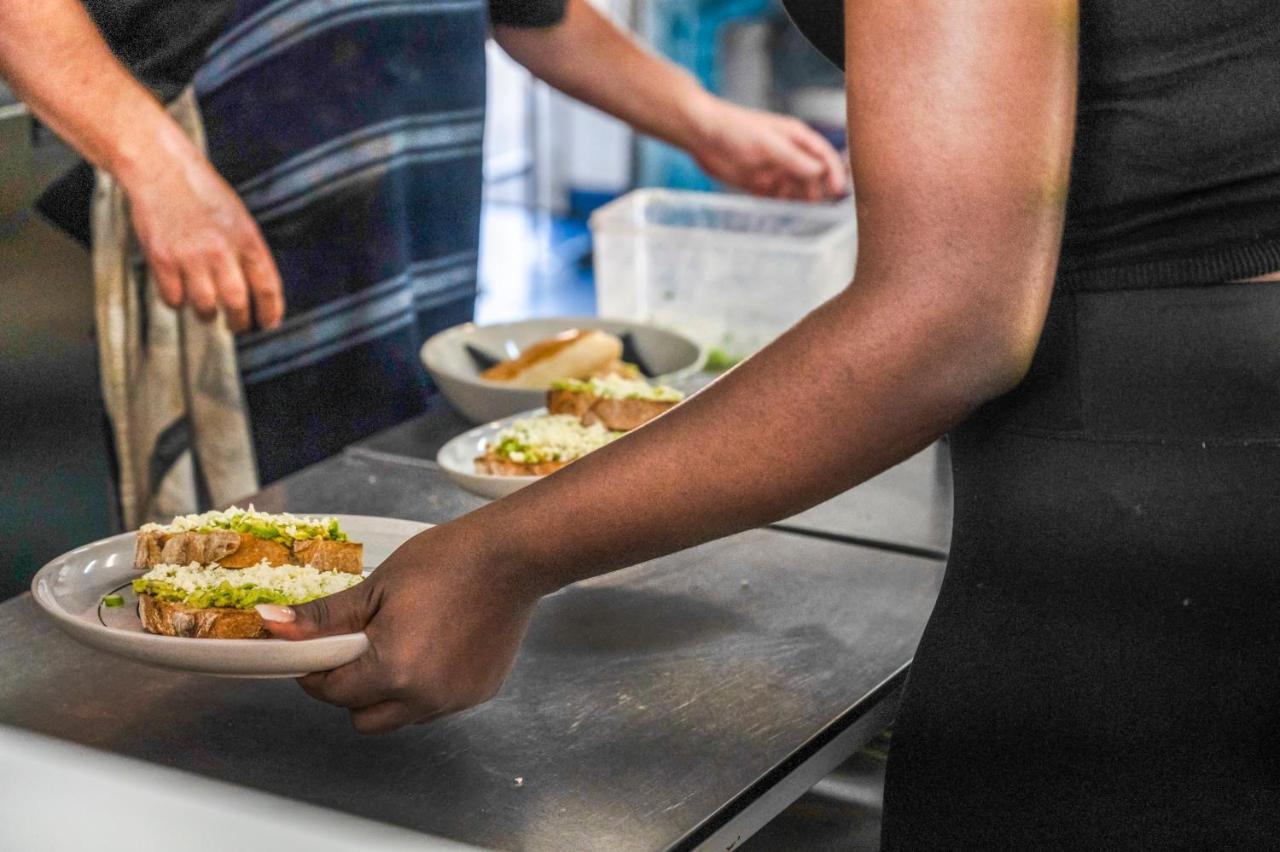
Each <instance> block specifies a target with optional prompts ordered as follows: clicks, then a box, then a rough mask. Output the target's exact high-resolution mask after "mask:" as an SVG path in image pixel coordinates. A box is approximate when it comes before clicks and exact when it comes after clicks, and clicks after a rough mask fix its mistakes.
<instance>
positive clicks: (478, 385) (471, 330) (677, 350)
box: [419, 317, 706, 423]
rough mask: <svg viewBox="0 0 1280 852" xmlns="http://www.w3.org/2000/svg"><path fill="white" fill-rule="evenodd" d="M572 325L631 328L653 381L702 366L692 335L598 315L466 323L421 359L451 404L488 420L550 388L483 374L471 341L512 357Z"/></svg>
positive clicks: (436, 340) (439, 338)
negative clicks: (470, 351) (518, 384)
mask: <svg viewBox="0 0 1280 852" xmlns="http://www.w3.org/2000/svg"><path fill="white" fill-rule="evenodd" d="M571 328H598V329H601V330H603V331H607V332H609V333H611V334H618V335H621V334H623V333H624V332H629V333H630V334H631V337H632V341H633V343H634V345H635V347H636V351H637V352H638V353H640V356H641V357H642V358H644V360H645V363H647V364H648V365H649V367H650V368H652V369H653V370H654V371H655V372H656V373H657V374H658V375H657V376H655V377H654V378H653V379H651V380H650V381H652V382H653V383H654V384H673V383H677V382H679V381H681V380H682V379H685V378H688V377H689V376H691V375H693V374H694V373H696V372H697V371H698V370H699V369H701V368H702V365H703V363H704V362H705V361H706V353H705V352H704V351H703V350H702V348H701V347H699V346H698V344H696V343H694V342H693V341H692V340H690V339H689V338H688V337H685V336H684V335H681V334H677V333H676V332H673V331H669V330H667V329H664V328H659V327H657V326H655V325H651V324H649V323H643V322H632V321H629V320H610V319H600V318H598V317H547V318H541V319H530V320H521V321H519V322H506V323H500V324H497V325H485V326H478V325H476V324H474V323H464V324H462V325H455V326H454V327H452V328H448V329H445V330H444V331H442V332H440V333H439V334H436V335H435V336H433V337H432V338H431V339H430V340H428V341H427V342H426V343H424V344H422V350H421V352H420V353H419V357H420V358H421V359H422V363H423V364H424V365H425V366H426V368H427V372H429V373H430V374H431V378H432V379H433V380H434V381H435V383H436V385H437V386H438V387H439V388H440V390H441V392H442V393H443V394H444V395H445V397H446V398H447V399H448V400H449V402H451V403H452V404H453V407H454V408H456V409H458V411H460V412H462V414H463V416H465V417H466V418H467V419H468V420H470V421H471V422H472V423H485V422H488V421H491V420H497V419H498V418H500V417H508V416H510V415H512V414H515V413H517V412H520V411H526V410H528V409H530V408H534V407H536V406H539V405H541V404H542V403H543V401H544V400H545V399H546V395H547V394H546V390H545V389H543V390H537V389H530V388H518V387H512V386H511V385H507V384H503V383H502V382H490V381H486V380H484V379H481V378H480V370H479V369H478V368H477V367H476V364H475V361H473V360H472V358H471V356H470V355H469V354H467V345H468V344H470V345H471V346H474V347H476V348H477V349H479V350H480V351H482V352H486V353H488V354H490V355H492V356H494V357H499V358H513V357H515V356H516V355H518V354H519V353H520V351H521V350H523V349H524V348H525V347H527V346H529V345H530V344H531V343H535V342H537V341H539V340H546V339H547V338H549V337H554V336H556V335H557V334H560V333H561V332H563V331H567V330H568V329H571Z"/></svg>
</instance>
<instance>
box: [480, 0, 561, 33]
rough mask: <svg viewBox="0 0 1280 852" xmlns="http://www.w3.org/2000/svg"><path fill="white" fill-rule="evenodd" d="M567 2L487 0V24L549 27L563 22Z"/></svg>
mask: <svg viewBox="0 0 1280 852" xmlns="http://www.w3.org/2000/svg"><path fill="white" fill-rule="evenodd" d="M566 2H567V0H489V22H490V23H492V24H503V25H505V26H508V27H550V26H554V25H555V24H558V23H560V22H561V21H562V20H564V7H565V3H566Z"/></svg>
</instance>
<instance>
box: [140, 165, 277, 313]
mask: <svg viewBox="0 0 1280 852" xmlns="http://www.w3.org/2000/svg"><path fill="white" fill-rule="evenodd" d="M124 186H125V191H126V194H127V195H128V197H129V204H130V210H131V215H132V218H133V225H134V230H135V231H136V233H137V235H138V242H139V243H140V244H141V247H142V250H143V253H144V254H145V255H146V258H147V263H148V265H149V266H150V268H151V271H152V274H153V275H154V278H155V281H156V286H157V288H158V290H159V293H160V297H161V299H163V300H164V302H165V304H167V305H169V306H170V307H172V308H179V307H181V306H182V305H184V304H190V305H191V306H192V308H194V309H195V311H196V313H197V315H198V316H199V317H200V318H201V319H203V320H206V321H207V320H211V319H213V318H214V317H215V316H216V315H217V310H218V307H219V306H221V307H222V308H224V311H225V315H226V321H227V326H228V327H229V328H230V329H231V330H232V331H237V332H238V331H247V330H248V329H249V328H251V327H252V325H253V318H254V316H255V315H256V317H257V321H258V325H259V326H260V327H262V328H274V327H275V326H277V325H279V324H280V320H281V318H282V317H283V316H284V290H283V287H282V285H281V282H280V274H279V272H278V271H277V270H276V265H275V261H273V260H272V258H271V252H270V250H268V248H267V244H266V242H265V241H264V240H263V238H262V234H261V232H260V231H259V230H258V226H257V224H256V223H255V222H254V221H253V217H252V216H250V215H249V211H248V210H247V209H246V208H245V206H244V204H243V202H241V200H240V198H239V196H237V195H236V193H235V191H234V190H233V189H232V188H231V187H230V186H229V185H228V184H227V182H226V181H225V180H223V179H222V176H221V175H219V174H218V173H217V171H215V170H214V168H213V166H211V165H210V164H209V161H208V160H206V159H205V158H204V157H203V156H201V155H200V154H199V153H198V152H197V151H195V149H194V148H193V149H191V151H190V152H184V153H183V154H182V155H180V156H171V155H166V154H160V155H158V156H157V157H156V159H155V160H154V161H153V162H152V163H151V164H149V167H148V168H147V170H146V172H145V173H142V174H139V175H138V176H137V177H136V178H135V179H133V180H131V181H126V182H125V183H124Z"/></svg>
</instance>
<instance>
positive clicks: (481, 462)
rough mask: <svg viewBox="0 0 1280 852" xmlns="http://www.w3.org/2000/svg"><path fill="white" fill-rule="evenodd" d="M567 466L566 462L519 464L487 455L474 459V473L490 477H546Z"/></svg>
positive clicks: (490, 454)
mask: <svg viewBox="0 0 1280 852" xmlns="http://www.w3.org/2000/svg"><path fill="white" fill-rule="evenodd" d="M567 464H569V462H567V461H549V462H538V463H537V464H521V463H519V462H513V461H511V460H510V459H504V458H501V457H500V456H496V455H494V454H492V453H488V454H486V455H483V456H480V457H479V458H477V459H476V473H486V474H488V475H490V476H546V475H547V474H549V473H555V472H556V471H557V470H559V469H560V468H562V467H564V466H565V465H567Z"/></svg>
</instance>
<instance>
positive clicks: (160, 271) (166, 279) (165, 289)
mask: <svg viewBox="0 0 1280 852" xmlns="http://www.w3.org/2000/svg"><path fill="white" fill-rule="evenodd" d="M151 278H152V280H154V281H155V282H156V291H157V292H158V293H159V294H160V300H161V301H162V302H164V303H165V304H166V305H168V306H169V307H171V308H173V309H174V310H177V309H178V308H180V307H182V303H183V301H184V295H183V290H182V275H181V274H180V273H179V272H178V270H177V268H176V267H174V266H173V264H171V263H167V262H166V263H161V262H159V261H156V260H152V261H151Z"/></svg>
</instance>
